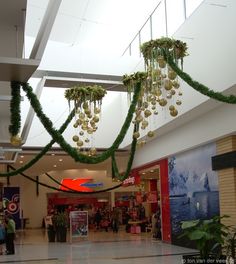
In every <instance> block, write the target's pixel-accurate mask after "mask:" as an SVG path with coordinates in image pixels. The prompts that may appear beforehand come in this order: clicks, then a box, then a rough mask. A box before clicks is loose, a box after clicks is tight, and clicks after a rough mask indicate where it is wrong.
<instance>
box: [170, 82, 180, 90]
mask: <svg viewBox="0 0 236 264" xmlns="http://www.w3.org/2000/svg"><path fill="white" fill-rule="evenodd" d="M172 85H173V86H174V87H175V88H176V89H178V88H179V87H180V84H179V83H178V82H177V81H173V82H172Z"/></svg>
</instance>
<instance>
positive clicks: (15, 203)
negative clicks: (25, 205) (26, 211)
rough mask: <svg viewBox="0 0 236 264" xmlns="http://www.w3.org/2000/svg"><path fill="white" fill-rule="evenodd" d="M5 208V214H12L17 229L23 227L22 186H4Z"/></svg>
mask: <svg viewBox="0 0 236 264" xmlns="http://www.w3.org/2000/svg"><path fill="white" fill-rule="evenodd" d="M3 209H4V213H5V214H11V215H12V217H13V219H14V221H15V223H16V229H19V228H20V227H21V219H20V188H19V187H4V189H3Z"/></svg>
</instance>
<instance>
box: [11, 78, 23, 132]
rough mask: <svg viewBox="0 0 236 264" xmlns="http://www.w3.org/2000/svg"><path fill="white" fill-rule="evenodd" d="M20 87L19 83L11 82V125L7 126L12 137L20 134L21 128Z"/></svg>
mask: <svg viewBox="0 0 236 264" xmlns="http://www.w3.org/2000/svg"><path fill="white" fill-rule="evenodd" d="M20 86H21V85H20V83H19V82H11V102H10V113H11V124H10V125H9V132H10V133H11V135H12V136H16V135H18V134H19V133H20V128H21V109H20V102H21V96H20Z"/></svg>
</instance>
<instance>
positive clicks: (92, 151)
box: [89, 148, 97, 156]
mask: <svg viewBox="0 0 236 264" xmlns="http://www.w3.org/2000/svg"><path fill="white" fill-rule="evenodd" d="M89 152H90V154H91V155H92V156H95V155H96V154H97V149H96V148H91V149H90V151H89Z"/></svg>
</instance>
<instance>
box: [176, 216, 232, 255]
mask: <svg viewBox="0 0 236 264" xmlns="http://www.w3.org/2000/svg"><path fill="white" fill-rule="evenodd" d="M224 217H226V216H222V217H220V216H214V217H213V218H211V219H209V220H202V219H198V220H192V221H183V222H182V226H181V228H182V230H183V234H182V235H180V237H187V238H188V239H189V240H191V241H195V243H196V247H197V249H198V250H199V252H200V257H201V259H204V260H206V259H208V258H209V257H210V256H211V254H216V253H220V249H221V245H223V243H224V237H225V236H226V234H227V233H226V230H227V227H226V226H225V225H224V224H222V223H221V222H220V221H221V219H222V218H224Z"/></svg>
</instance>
